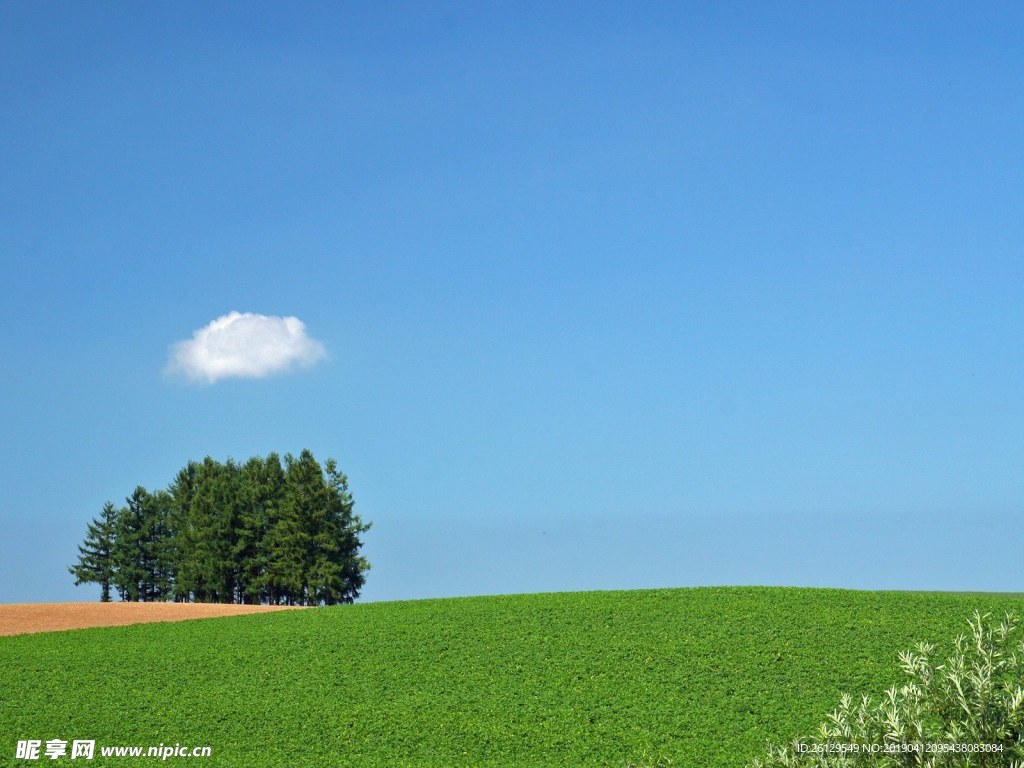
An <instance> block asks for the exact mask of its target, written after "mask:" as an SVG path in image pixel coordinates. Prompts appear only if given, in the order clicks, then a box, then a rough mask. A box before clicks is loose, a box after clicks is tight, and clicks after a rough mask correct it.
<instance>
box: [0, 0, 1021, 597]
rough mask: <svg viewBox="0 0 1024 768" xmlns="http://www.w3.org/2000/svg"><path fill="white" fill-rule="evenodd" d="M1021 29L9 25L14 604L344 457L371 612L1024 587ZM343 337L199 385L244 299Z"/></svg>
mask: <svg viewBox="0 0 1024 768" xmlns="http://www.w3.org/2000/svg"><path fill="white" fill-rule="evenodd" d="M1022 50H1024V11H1022V9H1021V6H1020V5H1019V4H1016V3H1006V4H1000V3H984V4H971V5H970V6H967V5H964V4H961V3H917V4H909V3H901V4H893V3H889V2H880V3H864V2H850V3H846V4H836V3H818V2H808V3H771V4H765V3H748V4H742V3H729V4H725V3H715V4H712V3H664V4H653V3H651V4H637V3H621V4H604V3H563V4H553V3H549V2H542V3H520V2H516V3H465V4H459V3H437V4H429V3H418V2H415V3H403V4H394V3H363V4H353V3H345V4H342V3H318V4H299V3H287V4H280V3H277V4H274V3H266V4H260V3H242V2H238V3H223V2H221V3H195V4H187V3H127V2H125V3H79V2H72V3H45V4H40V3H35V2H5V3H3V4H0V260H2V270H0V318H2V327H3V333H2V334H0V359H2V361H3V373H2V375H0V419H2V420H0V525H2V534H3V535H2V538H0V601H3V602H28V601H63V600H91V599H95V598H96V597H97V596H98V589H95V588H94V587H80V588H75V587H74V586H73V583H72V579H71V576H70V575H69V574H68V573H67V570H66V566H67V565H68V564H70V563H71V562H73V561H74V559H75V555H76V546H77V544H78V543H79V542H80V541H81V539H82V537H83V534H84V530H85V525H86V523H87V521H88V520H89V519H90V518H91V517H93V516H95V515H96V514H98V512H99V510H100V508H101V506H102V505H103V502H104V501H106V500H108V499H112V500H114V501H116V502H121V501H123V498H124V496H126V495H127V494H129V493H130V492H131V490H132V489H133V488H134V487H135V485H137V484H142V485H145V486H147V487H149V488H151V489H152V488H159V487H165V486H166V485H167V484H168V483H169V482H170V480H171V479H172V478H173V475H174V473H175V472H176V471H177V469H178V468H180V467H181V466H183V465H184V464H185V463H186V462H187V461H188V460H190V459H201V458H202V457H203V456H205V455H207V454H209V455H211V456H213V457H215V458H218V459H221V460H223V459H226V458H227V457H229V456H231V457H234V458H236V459H245V458H247V457H249V456H252V455H256V454H259V455H263V454H266V453H268V452H270V451H277V452H279V453H282V454H283V453H286V452H292V453H298V452H299V451H300V450H302V449H303V448H310V449H311V450H312V451H313V452H314V454H315V455H317V457H319V458H321V459H324V458H327V457H334V458H336V459H337V460H338V462H339V465H340V466H341V468H342V469H343V470H344V471H345V472H346V473H347V474H348V475H349V479H350V484H351V488H352V491H353V493H354V495H355V499H356V504H357V509H358V510H359V511H360V512H361V513H362V515H363V516H364V518H365V519H368V520H371V521H372V522H373V524H374V527H373V529H372V531H370V533H369V534H367V537H366V546H365V553H366V555H367V556H368V557H369V559H370V560H371V561H372V562H373V565H374V570H373V571H372V572H371V573H370V576H369V580H368V582H367V586H366V589H365V591H364V599H367V600H390V599H401V598H416V597H427V596H447V595H466V594H483V593H508V592H533V591H553V590H569V589H615V588H633V587H648V586H664V587H669V586H690V585H710V584H782V585H806V586H819V585H820V586H840V587H856V588H906V589H964V590H1007V591H1009V590H1022V589H1024V566H1022V565H1021V558H1020V553H1021V551H1022V544H1024V530H1022V526H1021V519H1022V512H1024V469H1022V468H1024V397H1022V396H1024V355H1022V351H1024V350H1022V330H1024V301H1022V295H1024V259H1022V250H1021V249H1022V243H1024V217H1022V216H1021V190H1022V189H1024V59H1022V57H1021V51H1022ZM232 311H237V312H241V313H254V314H261V315H265V316H268V317H272V318H273V317H296V318H298V319H299V320H301V322H302V323H304V324H305V333H306V334H307V335H308V338H309V339H311V340H312V342H311V343H314V342H319V344H320V345H322V347H321V349H322V351H323V352H324V353H325V354H323V355H321V356H319V357H318V359H316V360H313V359H311V360H310V361H309V362H310V364H309V365H307V366H294V367H293V368H292V369H291V370H290V371H289V372H284V373H279V374H277V375H270V376H265V377H262V378H249V377H240V376H235V377H225V378H222V379H218V380H216V381H214V382H213V383H208V382H207V383H204V382H202V381H199V382H195V381H192V380H190V379H189V378H187V377H185V376H182V375H180V372H179V374H177V375H176V374H175V373H174V372H173V371H170V370H169V369H168V361H169V359H170V356H171V354H172V351H171V350H172V345H174V344H175V343H176V342H180V341H183V340H189V339H192V338H193V334H194V333H196V332H197V331H199V330H200V329H202V328H204V327H206V326H207V325H208V324H210V323H211V322H213V321H214V320H215V319H217V318H221V317H223V316H225V315H228V313H229V312H232Z"/></svg>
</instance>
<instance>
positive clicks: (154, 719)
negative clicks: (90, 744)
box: [0, 588, 1024, 768]
mask: <svg viewBox="0 0 1024 768" xmlns="http://www.w3.org/2000/svg"><path fill="white" fill-rule="evenodd" d="M975 608H980V609H982V610H992V611H998V612H1002V611H1004V610H1007V609H1011V608H1012V609H1014V610H1016V611H1017V612H1018V613H1019V614H1024V598H1022V597H1020V596H999V595H959V594H928V593H906V592H849V591H836V590H818V589H781V588H707V589H675V590H652V591H632V592H596V593H565V594H543V595H520V596H510V597H486V598H464V599H451V600H426V601H414V602H397V603H370V604H361V605H352V606H341V607H337V608H325V609H316V610H308V611H295V612H283V613H274V614H265V615H256V616H244V617H237V618H229V619H209V620H204V621H195V622H184V623H180V624H149V625H138V626H133V627H117V628H109V629H88V630H77V631H71V632H57V633H49V634H43V635H26V636H20V637H0V750H2V751H0V765H7V764H11V765H21V766H27V765H31V764H33V763H31V762H26V761H16V760H14V755H15V743H16V742H17V741H18V740H19V739H30V738H31V739H41V740H43V741H44V742H45V741H46V740H47V739H53V738H60V739H66V740H69V741H70V740H71V739H95V740H96V741H97V745H98V746H99V745H150V744H153V745H156V744H160V743H164V744H174V743H175V742H180V743H182V744H187V745H190V746H192V745H203V746H207V745H208V746H210V747H212V749H213V755H212V757H210V758H206V759H202V760H195V759H193V760H187V759H175V758H171V759H170V760H168V762H169V763H174V764H182V763H193V764H199V765H205V766H246V767H247V768H248V767H249V766H289V768H295V767H296V766H317V767H318V768H319V767H320V766H353V767H354V766H359V767H360V768H363V767H366V768H371V767H379V768H385V767H386V768H399V767H400V766H424V767H427V766H430V767H433V766H437V767H438V768H440V767H441V766H444V767H445V768H450V767H452V766H494V767H495V768H497V767H498V766H501V767H502V768H508V767H510V766H537V767H538V768H540V767H541V766H543V768H553V767H555V766H572V767H573V768H580V767H581V766H620V767H621V766H624V765H625V763H626V761H627V760H629V759H634V758H637V757H639V756H640V755H641V754H642V753H643V752H645V751H646V752H647V753H648V754H649V755H652V756H660V755H664V756H667V757H669V758H671V759H672V761H673V766H695V767H696V766H701V767H707V768H711V767H713V766H742V765H743V764H744V763H745V762H746V761H747V760H748V759H749V758H750V757H752V756H754V755H757V754H760V753H761V751H762V748H763V745H764V742H765V739H767V738H769V737H770V738H772V739H774V740H778V741H782V740H788V739H789V738H791V737H793V736H796V735H798V734H801V733H806V732H808V731H810V730H812V729H813V728H814V727H815V725H816V724H817V723H818V722H819V721H820V720H821V719H822V718H823V716H824V715H825V713H826V712H828V711H829V710H830V709H832V708H833V707H834V705H835V703H836V701H837V699H838V696H839V694H840V692H841V691H850V692H853V693H860V692H880V691H882V690H883V689H884V688H885V687H886V686H887V685H889V684H890V683H892V682H894V681H895V680H897V679H898V673H897V668H896V653H897V651H899V650H902V649H904V648H907V647H910V645H911V644H912V643H913V642H914V641H916V640H919V639H929V640H932V641H935V642H938V643H939V644H940V648H941V649H943V650H944V649H945V648H946V647H947V646H948V643H949V639H950V638H951V637H952V636H953V635H954V634H956V633H957V632H959V631H961V630H962V629H965V628H966V623H965V620H966V618H967V617H968V616H969V614H970V613H971V611H973V610H974V609H975ZM44 761H45V762H46V763H47V764H55V763H56V764H67V763H71V762H72V761H71V760H70V759H69V757H63V758H61V759H59V760H57V761H48V760H45V758H44ZM78 762H84V761H74V762H73V764H78ZM154 762H159V761H158V760H156V761H154V760H153V759H152V758H150V759H149V760H131V759H126V758H109V759H107V760H104V759H101V758H100V757H99V754H98V752H97V757H96V759H94V760H93V761H91V762H88V763H86V764H89V765H122V766H124V765H136V764H152V763H154ZM35 764H39V763H35Z"/></svg>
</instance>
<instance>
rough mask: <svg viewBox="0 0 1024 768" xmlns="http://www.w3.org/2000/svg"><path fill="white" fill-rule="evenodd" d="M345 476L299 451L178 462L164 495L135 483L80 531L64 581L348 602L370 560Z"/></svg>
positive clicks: (196, 594)
mask: <svg viewBox="0 0 1024 768" xmlns="http://www.w3.org/2000/svg"><path fill="white" fill-rule="evenodd" d="M352 509H353V501H352V496H351V494H350V493H349V491H348V480H347V478H346V477H345V475H344V474H342V473H341V472H339V471H338V467H337V464H336V463H335V461H334V460H333V459H328V460H327V461H326V462H324V465H323V467H321V465H320V463H319V462H318V461H317V460H316V459H315V458H314V457H313V454H312V453H310V452H309V451H308V450H304V451H302V453H301V454H299V456H298V457H297V458H296V457H294V456H292V455H291V454H288V455H286V456H285V457H284V461H283V462H282V461H281V459H280V458H279V457H278V455H277V454H275V453H271V454H270V455H268V456H267V457H266V458H262V457H259V456H254V457H253V458H251V459H249V460H248V461H246V462H245V463H244V464H238V463H236V462H234V461H232V460H231V459H228V461H227V462H226V463H221V462H218V461H215V460H214V459H211V458H210V457H206V458H205V459H204V460H203V461H202V462H195V461H191V462H189V463H188V464H187V465H186V466H185V467H184V468H182V469H181V470H180V471H179V472H178V474H177V476H176V477H175V479H174V482H172V483H171V484H170V486H168V488H167V489H166V490H157V491H147V490H146V489H145V488H143V487H142V486H139V487H137V488H136V489H135V491H134V492H133V493H132V494H131V496H129V497H127V498H126V499H125V505H124V506H122V507H115V506H114V504H113V503H111V502H107V503H106V504H105V505H104V506H103V510H102V512H101V513H100V515H99V516H98V517H96V518H94V519H93V520H92V522H90V523H89V524H88V527H87V530H86V536H85V541H84V542H83V543H82V544H81V546H79V548H78V549H79V553H80V554H79V558H78V563H76V564H75V565H73V566H70V567H69V569H68V570H69V571H70V572H71V573H72V574H73V575H74V577H75V584H76V585H79V584H83V583H96V584H99V585H100V590H101V594H100V599H101V600H102V601H109V600H110V599H111V590H116V592H117V594H118V595H119V597H120V599H121V600H129V601H166V600H174V601H177V602H189V601H195V602H210V603H265V604H270V605H333V604H335V603H350V602H352V601H353V600H355V598H357V597H358V596H359V590H360V589H361V588H362V586H363V584H364V583H365V581H366V571H367V570H369V568H370V564H369V563H368V562H367V561H366V560H365V559H364V558H363V557H361V556H360V555H359V548H360V546H361V545H362V541H361V540H360V538H359V535H360V534H361V533H363V532H364V531H366V530H368V529H369V528H370V524H369V523H363V522H362V520H361V519H360V518H359V516H358V515H356V514H354V513H353V511H352Z"/></svg>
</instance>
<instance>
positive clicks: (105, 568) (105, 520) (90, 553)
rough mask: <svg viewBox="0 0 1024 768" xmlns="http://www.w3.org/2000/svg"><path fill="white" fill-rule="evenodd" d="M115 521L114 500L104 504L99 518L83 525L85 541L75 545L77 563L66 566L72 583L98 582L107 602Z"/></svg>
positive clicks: (110, 581)
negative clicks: (72, 578)
mask: <svg viewBox="0 0 1024 768" xmlns="http://www.w3.org/2000/svg"><path fill="white" fill-rule="evenodd" d="M116 524H117V509H116V508H115V507H114V504H113V502H110V501H108V502H107V503H106V504H104V505H103V511H102V512H101V513H100V516H99V517H98V518H93V520H92V522H91V523H89V524H88V526H87V527H86V534H85V541H84V542H82V544H81V545H79V547H78V553H79V554H78V563H77V564H76V565H72V566H69V567H68V570H69V571H70V572H71V573H72V575H74V577H75V586H76V587H77V586H79V585H81V584H87V583H95V584H99V585H100V601H101V602H104V603H109V602H110V586H111V584H112V583H113V581H114V563H113V559H112V556H111V550H112V548H113V545H114V531H115V527H116Z"/></svg>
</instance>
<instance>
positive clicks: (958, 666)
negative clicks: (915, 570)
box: [750, 611, 1024, 768]
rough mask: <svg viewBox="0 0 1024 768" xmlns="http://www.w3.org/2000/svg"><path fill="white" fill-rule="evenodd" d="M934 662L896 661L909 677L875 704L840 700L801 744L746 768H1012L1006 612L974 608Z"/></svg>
mask: <svg viewBox="0 0 1024 768" xmlns="http://www.w3.org/2000/svg"><path fill="white" fill-rule="evenodd" d="M968 624H969V625H970V628H971V631H970V633H969V635H964V634H962V635H960V636H958V637H957V638H956V639H955V640H954V643H953V651H952V653H950V655H949V656H948V657H947V658H946V659H945V660H943V662H942V663H941V664H936V663H935V662H934V661H933V653H934V651H935V648H934V646H932V645H931V644H929V643H918V644H917V646H915V648H914V649H913V650H911V651H906V652H904V653H901V654H900V655H899V659H900V667H901V668H902V669H903V671H904V672H905V673H906V675H907V677H908V678H909V680H908V681H907V682H906V683H905V684H904V685H902V686H894V687H892V688H890V689H889V690H888V691H887V692H886V694H885V696H884V697H883V698H882V699H881V700H880V701H877V702H876V701H872V700H871V699H870V698H869V697H868V696H864V697H862V698H861V699H860V700H859V701H857V700H855V699H854V698H853V697H852V696H850V695H848V694H847V695H844V696H843V697H842V699H841V701H840V704H839V707H838V708H837V709H836V710H835V711H834V712H832V714H831V715H829V717H828V721H827V722H825V723H823V724H822V725H821V727H820V728H819V732H818V733H817V734H816V735H815V736H814V737H812V738H809V739H796V740H794V741H793V742H792V743H791V744H790V745H789V746H788V747H773V746H771V745H769V747H768V755H767V757H764V758H761V759H755V760H754V761H753V762H752V763H751V764H750V768H826V766H827V767H828V768H840V767H843V768H846V767H850V768H860V767H861V766H871V767H873V768H876V767H879V766H881V767H884V768H890V767H896V766H921V767H922V768H961V767H964V768H966V767H967V766H971V767H972V768H973V767H974V766H977V767H978V768H983V767H985V768H1022V766H1024V639H1022V638H1021V631H1020V625H1019V624H1018V622H1017V620H1016V618H1015V617H1014V615H1013V614H1007V615H1006V616H1005V618H1004V619H1003V620H1002V621H1000V622H998V623H996V622H994V621H992V619H991V615H990V614H987V613H986V614H980V613H978V612H977V611H975V613H974V615H973V617H972V618H971V619H969V620H968Z"/></svg>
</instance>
